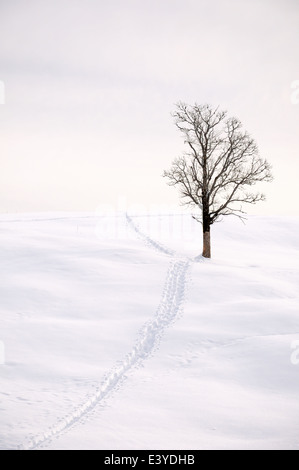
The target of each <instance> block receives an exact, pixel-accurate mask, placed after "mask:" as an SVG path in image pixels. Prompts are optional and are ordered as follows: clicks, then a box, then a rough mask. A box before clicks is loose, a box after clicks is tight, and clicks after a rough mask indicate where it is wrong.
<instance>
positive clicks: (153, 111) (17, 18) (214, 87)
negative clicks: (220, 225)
mask: <svg viewBox="0 0 299 470" xmlns="http://www.w3.org/2000/svg"><path fill="white" fill-rule="evenodd" d="M298 25H299V2H298V0H243V1H239V0H214V1H213V0H207V1H206V0H184V1H182V0H109V2H108V1H106V0H105V1H102V0H51V1H48V0H0V82H2V85H1V84H0V102H1V96H2V101H3V98H4V97H3V84H4V86H5V104H0V163H1V167H0V170H1V171H0V211H1V212H19V211H24V212H31V211H56V210H70V211H75V210H91V211H93V210H96V208H97V207H99V206H101V205H102V204H112V205H114V206H117V204H119V201H122V203H121V204H124V201H127V204H128V205H132V204H137V203H139V204H141V205H143V206H145V207H147V208H150V206H151V205H156V206H158V205H163V204H164V205H173V204H177V203H178V195H177V192H176V190H175V189H173V188H170V187H168V186H167V185H166V181H165V180H164V179H163V178H162V177H161V174H162V173H163V170H164V169H167V168H168V167H169V166H170V164H171V161H172V160H173V158H175V157H177V156H179V155H180V153H181V151H182V149H183V142H182V139H181V136H180V135H179V134H178V131H177V129H176V128H175V126H174V124H173V120H172V117H171V112H172V111H173V110H174V104H175V103H176V102H177V101H180V100H181V101H185V102H187V103H190V104H194V102H197V103H210V104H212V105H219V106H220V108H223V109H227V110H228V112H229V114H230V115H234V116H236V117H238V118H240V119H241V121H242V123H243V125H244V128H245V129H246V130H248V132H249V133H250V134H251V135H252V136H253V137H254V138H255V139H256V141H257V144H258V145H259V149H260V153H261V155H262V156H263V157H265V158H267V159H268V160H269V161H270V162H271V163H272V164H273V172H274V176H275V181H274V182H273V183H271V184H267V185H265V187H264V188H262V189H263V190H264V191H265V192H266V194H267V197H268V201H267V202H266V203H260V204H259V206H256V207H255V208H251V210H250V212H251V213H257V214H286V215H292V214H295V215H299V205H298V199H299V198H298V175H299V152H298V150H299V132H298V130H299V129H298V124H299V92H298V90H299V63H298V40H299V37H298V36H299V33H298V31H299V27H298ZM296 82H297V83H296ZM292 87H293V88H292ZM1 90H2V91H1Z"/></svg>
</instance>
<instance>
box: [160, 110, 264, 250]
mask: <svg viewBox="0 0 299 470" xmlns="http://www.w3.org/2000/svg"><path fill="white" fill-rule="evenodd" d="M173 117H174V119H175V124H176V126H177V128H178V129H179V130H180V131H181V132H182V134H183V136H184V139H185V143H186V145H187V146H188V151H186V152H185V153H184V154H183V156H182V157H180V158H177V159H176V160H174V161H173V163H172V166H171V168H170V170H169V171H165V172H164V174H163V176H164V177H166V178H167V179H168V184H169V185H170V186H178V188H179V190H180V195H181V198H182V203H183V204H184V205H190V206H193V207H196V208H197V209H199V214H200V215H199V216H198V215H195V216H194V218H195V219H196V220H198V221H199V222H201V223H202V227H203V253H202V256H204V257H205V258H210V257H211V242H210V228H211V225H212V224H213V223H214V222H216V221H217V220H218V219H219V218H220V217H221V216H225V215H235V216H238V217H240V218H241V219H242V218H244V214H245V212H244V210H243V204H244V203H245V204H256V203H257V202H259V201H264V200H265V195H264V194H262V193H259V192H254V191H252V186H253V185H255V184H256V183H258V182H260V181H271V180H272V175H271V166H270V165H269V163H268V162H267V161H266V160H264V159H262V158H261V157H260V156H259V152H258V148H257V145H256V143H255V141H254V140H253V139H252V138H251V136H250V135H249V134H248V133H247V132H244V131H243V130H242V124H241V122H240V121H239V120H238V119H236V118H234V117H227V112H226V111H220V110H219V109H218V108H216V109H213V108H212V107H211V106H210V105H197V104H195V105H194V106H190V105H187V104H185V103H181V102H180V103H178V104H177V105H176V111H175V112H174V114H173Z"/></svg>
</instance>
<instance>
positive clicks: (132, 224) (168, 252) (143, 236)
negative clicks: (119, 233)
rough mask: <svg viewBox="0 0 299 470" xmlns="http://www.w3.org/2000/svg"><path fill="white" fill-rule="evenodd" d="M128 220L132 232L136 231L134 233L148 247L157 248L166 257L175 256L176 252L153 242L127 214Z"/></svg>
mask: <svg viewBox="0 0 299 470" xmlns="http://www.w3.org/2000/svg"><path fill="white" fill-rule="evenodd" d="M126 220H127V223H128V225H129V226H130V227H131V228H132V230H134V232H136V233H137V235H138V236H139V237H140V238H141V239H142V240H143V241H144V242H145V244H146V245H148V246H151V247H152V248H155V250H157V251H160V252H161V253H164V254H166V255H171V256H174V255H175V252H174V251H173V250H170V249H168V248H166V247H165V246H163V245H162V244H161V243H158V242H157V241H155V240H153V239H152V238H150V237H149V236H148V235H146V234H145V233H143V232H142V231H141V230H140V228H139V227H138V226H137V225H136V224H135V222H133V219H132V217H130V216H129V215H128V214H126Z"/></svg>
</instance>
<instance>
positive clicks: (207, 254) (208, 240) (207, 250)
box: [202, 230, 211, 258]
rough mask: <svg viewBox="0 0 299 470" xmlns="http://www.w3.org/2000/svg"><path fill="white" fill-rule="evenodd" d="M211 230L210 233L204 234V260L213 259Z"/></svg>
mask: <svg viewBox="0 0 299 470" xmlns="http://www.w3.org/2000/svg"><path fill="white" fill-rule="evenodd" d="M210 233H211V232H210V230H209V231H208V232H203V251H202V256H203V257H204V258H211V237H210Z"/></svg>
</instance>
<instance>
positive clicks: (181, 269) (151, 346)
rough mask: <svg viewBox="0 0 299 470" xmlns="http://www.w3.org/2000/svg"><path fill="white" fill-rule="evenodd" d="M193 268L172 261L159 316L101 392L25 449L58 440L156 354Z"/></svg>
mask: <svg viewBox="0 0 299 470" xmlns="http://www.w3.org/2000/svg"><path fill="white" fill-rule="evenodd" d="M126 219H127V222H128V224H129V225H130V226H131V228H132V229H133V230H135V232H137V233H138V235H139V236H140V237H141V238H142V239H143V240H144V241H145V242H146V244H147V245H150V246H152V247H153V248H155V249H156V250H158V251H160V252H162V253H164V254H167V255H172V256H174V252H173V251H172V250H168V249H167V248H165V247H163V246H162V245H160V244H159V243H158V242H155V241H154V240H152V239H151V238H149V237H148V236H147V235H145V234H143V233H142V232H141V231H140V230H139V229H138V228H137V227H136V226H135V224H134V222H133V221H132V219H131V218H130V217H129V216H128V215H126ZM189 266H190V260H188V259H186V258H173V259H172V260H171V262H170V267H169V269H168V272H167V276H166V281H165V285H164V290H163V294H162V298H161V301H160V304H159V306H158V309H157V311H156V314H155V315H154V317H153V318H152V319H151V320H150V321H148V322H146V323H145V325H144V326H143V327H142V329H141V331H140V332H139V335H138V338H137V341H136V343H135V345H134V347H133V348H132V350H131V351H130V353H129V354H128V355H127V356H126V357H125V359H124V360H123V361H122V362H121V363H120V364H119V365H118V366H116V367H115V368H114V369H113V370H112V371H111V372H110V373H109V374H108V375H107V377H106V379H105V380H104V382H103V383H102V384H101V386H100V388H99V390H98V391H97V392H96V393H95V394H94V395H93V396H92V397H91V398H89V399H88V400H86V402H85V403H84V404H83V405H81V406H78V407H77V408H76V409H75V410H74V411H73V412H72V413H71V414H69V415H68V416H66V417H64V418H62V419H61V420H60V421H59V422H58V423H57V424H56V425H54V426H53V427H51V428H50V429H48V430H47V431H46V432H44V433H43V434H41V435H39V436H37V437H34V438H30V439H28V440H27V442H26V443H25V444H23V445H22V447H21V449H22V450H34V449H36V448H38V447H39V446H42V445H46V444H47V443H49V442H50V441H51V440H52V439H53V438H58V437H59V436H60V435H61V434H62V433H64V432H65V431H67V430H68V429H70V428H71V427H72V426H73V425H75V424H77V423H79V422H80V421H81V420H82V418H84V417H85V416H86V415H87V414H88V413H89V412H90V411H92V410H93V409H94V408H95V406H97V405H98V404H99V403H100V402H101V401H102V400H104V399H105V398H106V397H108V395H109V394H110V393H111V392H113V391H114V390H115V389H117V387H118V386H119V385H120V384H121V383H122V381H123V380H124V379H125V378H126V374H127V373H128V372H129V371H130V370H131V369H133V368H134V367H136V366H138V365H141V364H142V363H143V362H144V361H145V360H146V359H147V358H148V357H149V356H150V355H151V354H152V353H153V351H154V350H155V348H156V347H157V345H158V344H159V341H160V339H161V337H162V335H163V333H164V331H165V330H166V329H167V328H168V327H169V326H170V325H171V324H172V323H173V322H174V321H175V320H176V318H177V317H178V315H179V313H180V311H181V309H182V306H183V301H184V294H185V287H186V275H187V272H188V268H189Z"/></svg>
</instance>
